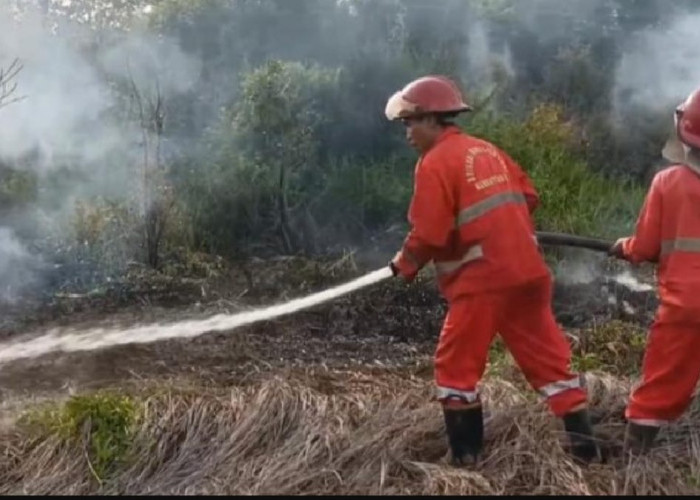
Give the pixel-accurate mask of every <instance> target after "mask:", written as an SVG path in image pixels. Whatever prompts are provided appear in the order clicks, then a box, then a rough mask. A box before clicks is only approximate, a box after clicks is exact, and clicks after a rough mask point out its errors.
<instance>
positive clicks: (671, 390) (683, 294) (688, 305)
mask: <svg viewBox="0 0 700 500" xmlns="http://www.w3.org/2000/svg"><path fill="white" fill-rule="evenodd" d="M622 252H623V256H624V258H625V259H627V260H629V261H630V262H633V263H639V262H643V261H650V262H658V268H657V279H658V285H659V308H658V310H657V312H656V317H655V318H654V322H653V324H652V326H651V329H650V332H649V336H648V338H647V346H646V351H645V354H644V362H643V365H642V372H643V375H642V381H641V383H640V384H639V385H638V386H636V387H635V388H634V390H633V391H632V394H631V397H630V402H629V404H628V407H627V410H626V416H627V419H628V420H629V421H630V422H633V423H636V424H639V425H648V426H661V425H663V424H665V423H669V422H672V421H673V420H676V419H677V418H679V417H680V416H681V415H682V414H683V413H684V411H685V410H686V409H687V408H688V406H689V405H690V402H691V400H692V395H693V391H694V389H695V385H696V384H697V381H698V378H700V360H699V359H698V356H699V354H700V174H698V173H696V172H694V171H693V170H691V169H690V168H689V167H687V166H685V165H673V166H671V167H670V168H668V169H666V170H664V171H662V172H660V173H658V174H656V176H655V177H654V180H653V181H652V184H651V187H650V188H649V192H648V193H647V196H646V199H645V201H644V204H643V206H642V209H641V211H640V214H639V218H638V220H637V225H636V229H635V234H634V236H633V237H630V238H627V239H625V240H624V242H623V244H622Z"/></svg>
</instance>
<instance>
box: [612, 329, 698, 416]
mask: <svg viewBox="0 0 700 500" xmlns="http://www.w3.org/2000/svg"><path fill="white" fill-rule="evenodd" d="M661 318H663V316H661ZM699 332H700V325H698V324H697V322H689V323H681V322H678V321H676V318H673V317H671V318H670V319H669V322H665V321H664V320H663V319H657V320H656V321H655V322H654V323H653V324H652V326H651V331H650V332H649V336H648V339H647V345H646V350H645V352H644V360H643V361H642V380H641V381H640V382H639V383H638V384H637V385H636V386H635V387H634V388H633V389H632V391H631V394H630V397H629V403H628V405H627V409H626V411H625V416H626V418H627V420H629V421H635V422H636V423H640V425H647V424H644V423H642V421H651V422H662V423H667V422H673V421H675V420H676V419H678V418H680V417H681V416H682V415H683V413H685V411H686V410H687V409H688V407H689V405H690V403H691V401H692V398H693V393H694V391H695V388H696V387H697V383H698V379H699V378H700V363H698V354H697V353H698V352H700V334H699Z"/></svg>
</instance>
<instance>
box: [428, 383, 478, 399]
mask: <svg viewBox="0 0 700 500" xmlns="http://www.w3.org/2000/svg"><path fill="white" fill-rule="evenodd" d="M436 393H437V398H438V400H443V399H450V398H456V399H461V400H463V401H466V402H467V403H476V402H477V401H478V400H479V391H477V390H474V391H460V390H459V389H451V388H449V387H440V386H438V387H437V391H436Z"/></svg>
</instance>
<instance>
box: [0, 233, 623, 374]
mask: <svg viewBox="0 0 700 500" xmlns="http://www.w3.org/2000/svg"><path fill="white" fill-rule="evenodd" d="M537 239H538V241H539V242H540V243H541V244H543V245H555V246H573V247H579V248H588V249H591V250H596V251H601V252H603V251H605V252H607V249H608V248H610V245H611V244H610V243H609V242H607V241H604V240H598V239H592V238H583V237H579V236H573V235H568V234H561V233H549V232H541V233H537ZM391 277H392V272H391V270H390V269H389V266H388V265H387V266H386V267H383V268H381V269H378V270H376V271H372V272H370V273H368V274H366V275H364V276H361V277H359V278H356V279H354V280H352V281H349V282H348V283H345V284H342V285H339V286H336V287H333V288H330V289H328V290H324V291H321V292H317V293H313V294H311V295H308V296H306V297H302V298H299V299H294V300H291V301H289V302H286V303H283V304H277V305H273V306H268V307H264V308H261V309H256V310H253V311H244V312H240V313H236V314H218V315H215V316H212V317H210V318H206V319H200V320H186V321H180V322H177V323H173V324H160V323H155V324H150V325H142V326H135V327H131V328H126V329H105V328H91V329H87V330H84V331H82V332H79V331H78V332H76V331H64V332H63V333H61V332H60V331H59V330H58V329H54V330H51V331H50V332H49V333H47V334H45V335H41V336H39V337H35V338H31V339H28V340H17V341H14V342H6V343H4V344H0V364H2V363H8V362H10V361H15V360H18V359H23V358H36V357H39V356H43V355H46V354H50V353H54V352H76V351H90V350H95V349H101V348H105V347H111V346H117V345H124V344H144V343H151V342H156V341H159V340H167V339H176V338H193V337H198V336H201V335H204V334H205V333H210V332H216V331H230V330H233V329H235V328H238V327H241V326H245V325H250V324H253V323H257V322H260V321H269V320H272V319H275V318H278V317H281V316H286V315H289V314H292V313H295V312H298V311H301V310H304V309H308V308H311V307H314V306H317V305H320V304H323V303H325V302H329V301H331V300H334V299H336V298H337V297H340V296H342V295H346V294H349V293H351V292H354V291H356V290H359V289H362V288H366V287H368V286H371V285H374V284H376V283H379V282H381V281H384V280H386V279H388V278H391Z"/></svg>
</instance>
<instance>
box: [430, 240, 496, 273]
mask: <svg viewBox="0 0 700 500" xmlns="http://www.w3.org/2000/svg"><path fill="white" fill-rule="evenodd" d="M483 256H484V250H483V248H481V245H474V246H473V247H471V248H470V249H469V250H468V251H467V252H466V253H465V254H464V255H463V256H462V258H461V259H459V260H449V261H442V262H435V272H436V273H437V274H438V275H443V274H449V273H452V272H454V271H456V270H457V269H459V268H460V267H462V266H463V265H464V264H466V263H467V262H471V261H473V260H476V259H480V258H481V257H483Z"/></svg>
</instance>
